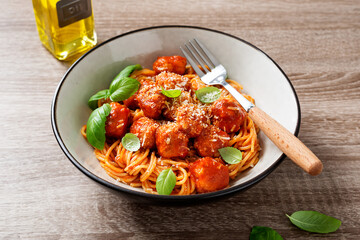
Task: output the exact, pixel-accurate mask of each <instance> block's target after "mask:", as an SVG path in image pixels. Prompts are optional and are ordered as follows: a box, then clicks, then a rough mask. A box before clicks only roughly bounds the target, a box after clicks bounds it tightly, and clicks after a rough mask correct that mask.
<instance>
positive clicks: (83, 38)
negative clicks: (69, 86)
mask: <svg viewBox="0 0 360 240" xmlns="http://www.w3.org/2000/svg"><path fill="white" fill-rule="evenodd" d="M33 6H34V13H35V19H36V25H37V29H38V32H39V36H40V40H41V42H42V43H43V44H44V46H45V47H46V48H47V49H48V50H49V51H50V52H51V53H52V54H53V55H54V56H55V57H56V58H57V59H59V60H72V58H74V57H76V56H78V54H80V53H83V52H85V51H86V50H89V49H90V48H92V47H93V46H95V45H96V41H97V39H96V33H95V29H94V16H93V11H92V6H91V0H33Z"/></svg>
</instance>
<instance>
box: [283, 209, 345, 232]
mask: <svg viewBox="0 0 360 240" xmlns="http://www.w3.org/2000/svg"><path fill="white" fill-rule="evenodd" d="M286 216H287V217H288V218H289V219H290V221H291V222H292V223H293V224H294V225H295V226H297V227H298V228H301V229H302V230H305V231H308V232H315V233H330V232H335V231H336V230H337V229H338V228H339V227H340V225H341V221H340V220H338V219H336V218H333V217H330V216H327V215H325V214H322V213H319V212H316V211H298V212H294V213H293V214H291V216H289V215H287V214H286Z"/></svg>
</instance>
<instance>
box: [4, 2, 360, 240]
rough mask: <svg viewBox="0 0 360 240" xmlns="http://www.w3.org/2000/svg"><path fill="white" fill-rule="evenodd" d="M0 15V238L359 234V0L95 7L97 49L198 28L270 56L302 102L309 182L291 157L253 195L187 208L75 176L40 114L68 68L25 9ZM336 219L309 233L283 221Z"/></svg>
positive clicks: (15, 5)
mask: <svg viewBox="0 0 360 240" xmlns="http://www.w3.org/2000/svg"><path fill="white" fill-rule="evenodd" d="M2 6H3V11H2V14H1V15H0V33H1V34H0V52H1V56H0V109H1V113H2V114H1V115H0V133H1V137H0V153H1V157H0V181H1V184H0V239H184V238H187V239H220V238H221V239H248V237H249V234H250V231H251V227H252V226H255V225H258V226H268V227H272V228H274V229H276V230H277V231H278V232H279V233H280V234H281V235H282V236H283V237H284V239H334V240H335V239H359V238H360V230H359V226H360V191H359V189H360V178H359V174H360V152H359V150H360V131H359V123H360V54H359V53H360V40H359V39H360V3H359V1H358V0H353V1H349V0H317V1H310V0H304V1H296V0H282V1H280V0H275V1H267V0H256V1H236V0H225V1H216V0H206V1H205V0H199V1H196V2H193V1H192V2H190V1H188V2H185V1H180V0H174V1H161V0H160V1H150V0H145V1H141V2H140V1H138V2H136V1H135V2H134V1H111V0H101V1H93V8H94V15H95V22H96V31H97V34H98V36H99V39H100V41H104V40H106V39H108V38H110V37H113V36H115V35H118V34H121V33H124V32H127V31H130V30H135V29H138V28H143V27H149V26H153V25H168V24H184V25H197V26H202V27H208V28H213V29H217V30H220V31H224V32H227V33H230V34H232V35H235V36H237V37H240V38H243V39H245V40H247V41H249V42H251V43H253V44H255V45H256V46H257V47H259V48H261V49H262V50H264V51H265V52H266V53H267V54H268V55H270V56H271V57H272V58H273V59H274V60H275V61H276V62H277V63H278V64H279V65H280V66H281V68H282V69H283V70H284V71H285V73H286V74H287V75H288V76H289V78H290V80H291V82H292V83H293V85H294V87H295V89H296V91H297V93H298V97H299V100H300V105H301V116H302V119H301V128H300V134H299V138H300V140H301V141H303V142H304V143H305V144H306V145H307V146H308V147H309V148H310V149H311V150H312V151H313V152H314V153H315V154H316V155H317V156H318V157H319V158H320V159H321V160H322V161H323V163H324V170H323V173H322V174H321V175H320V176H317V177H311V176H308V175H307V174H306V173H304V172H303V171H302V170H300V169H299V168H298V167H296V166H295V165H294V164H293V163H292V162H291V161H289V159H285V160H284V162H283V163H282V164H281V165H280V166H279V167H278V168H277V169H276V170H275V171H274V172H273V173H271V174H270V175H269V176H268V177H267V178H266V179H264V180H263V181H261V182H260V183H259V184H257V185H256V186H254V187H253V188H251V189H249V190H247V191H245V192H243V193H239V194H236V195H234V196H232V197H230V198H227V199H224V200H220V201H215V202H207V203H201V204H195V205H190V206H189V205H187V206H168V207H165V206H158V205H151V204H145V203H135V202H132V201H131V200H128V199H127V198H124V197H123V196H121V195H119V194H118V193H115V192H113V191H111V190H109V189H106V188H104V187H101V186H99V185H98V184H97V183H95V182H93V181H92V180H91V179H89V178H87V177H86V176H84V175H83V174H82V173H80V172H79V171H78V170H77V169H76V168H75V167H74V166H73V165H72V164H71V163H70V162H69V161H68V160H67V158H66V157H65V155H64V154H63V153H62V151H61V150H60V148H59V146H58V144H57V142H56V140H55V138H54V136H53V133H52V130H51V125H50V106H51V100H52V96H53V94H54V91H55V88H56V86H57V84H58V82H59V81H60V79H61V77H62V75H63V74H64V73H65V71H66V70H67V68H68V65H67V64H64V63H61V62H59V61H57V60H56V59H55V58H53V57H52V56H51V55H50V54H49V53H48V52H47V51H46V49H45V48H43V47H42V46H41V43H40V41H39V39H38V35H37V31H36V26H35V19H34V15H33V10H32V4H31V1H22V0H13V1H6V2H4V3H3V5H2ZM298 210H316V211H320V212H322V213H325V214H329V215H331V216H334V217H336V218H338V219H340V220H342V226H341V227H340V229H339V230H338V231H336V232H335V233H331V234H326V235H320V234H312V233H307V232H304V231H302V230H299V229H297V228H296V227H294V226H293V225H291V223H290V221H289V220H288V219H287V217H286V216H285V213H288V214H291V213H293V212H295V211H298Z"/></svg>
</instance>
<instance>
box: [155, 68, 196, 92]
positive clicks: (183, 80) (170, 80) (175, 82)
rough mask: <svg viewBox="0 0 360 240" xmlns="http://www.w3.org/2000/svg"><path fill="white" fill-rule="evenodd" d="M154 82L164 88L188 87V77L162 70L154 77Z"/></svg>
mask: <svg viewBox="0 0 360 240" xmlns="http://www.w3.org/2000/svg"><path fill="white" fill-rule="evenodd" d="M155 80H156V84H157V85H159V86H162V87H163V88H164V89H167V90H168V89H189V87H190V81H189V78H187V77H184V76H181V75H179V74H176V73H171V72H162V73H159V74H158V75H157V76H156V77H155Z"/></svg>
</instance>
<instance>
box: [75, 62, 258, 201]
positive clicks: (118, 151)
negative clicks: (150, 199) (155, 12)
mask: <svg viewBox="0 0 360 240" xmlns="http://www.w3.org/2000/svg"><path fill="white" fill-rule="evenodd" d="M157 75H158V74H157V73H156V71H154V70H150V69H142V70H137V71H134V72H133V73H132V74H131V76H130V77H131V78H134V79H137V80H138V81H139V82H140V83H141V84H143V83H144V82H145V81H153V82H154V81H155V77H156V76H157ZM181 77H182V78H186V81H187V82H188V83H191V86H192V87H193V88H194V89H196V88H197V89H199V88H202V87H206V86H207V85H205V84H204V83H203V82H202V81H201V79H200V78H199V76H197V75H196V74H195V73H194V71H193V69H192V68H191V67H190V66H186V69H185V73H184V74H183V75H181ZM227 81H228V82H229V83H230V84H231V85H232V86H233V87H234V88H235V89H236V90H238V91H239V92H241V91H242V89H243V88H242V86H241V85H240V84H239V83H237V82H236V81H233V80H227ZM174 88H175V89H176V88H177V86H176V85H175V87H174ZM193 88H191V87H190V88H188V89H189V90H188V91H185V90H184V88H181V89H182V94H181V96H180V97H179V98H177V99H167V100H166V101H165V102H166V103H165V108H166V109H167V110H168V111H174V109H172V108H176V109H177V108H178V107H179V106H182V105H183V104H194V105H196V106H197V107H198V108H199V109H201V110H204V111H205V112H207V113H208V112H209V107H210V105H211V104H204V103H201V102H200V101H199V100H198V99H197V98H196V96H195V94H194V91H193ZM219 89H220V90H221V98H224V99H231V101H235V100H233V99H232V96H231V95H230V94H229V93H228V92H227V90H225V89H224V88H219ZM186 92H187V93H186ZM184 93H186V94H184ZM242 94H243V93H242ZM243 95H244V96H245V97H246V98H247V99H248V100H250V101H251V102H253V103H254V99H253V98H251V96H248V95H245V94H243ZM134 99H135V100H136V98H134ZM129 100H130V99H129ZM126 101H127V100H126ZM106 102H110V100H109V99H105V100H99V101H98V106H101V105H102V104H104V103H106ZM140 106H141V105H140ZM176 109H175V111H176ZM229 109H231V107H229ZM145 110H146V109H145ZM235 110H236V109H234V111H235ZM169 116H170V115H169ZM143 117H146V114H145V112H144V108H142V107H138V108H136V109H132V110H130V120H129V122H130V124H131V123H134V122H136V121H137V120H139V119H141V118H143ZM206 117H207V119H206V120H207V121H208V122H211V118H212V117H213V116H211V114H208V115H207V116H206ZM176 120H177V119H175V120H173V119H171V118H165V117H163V116H160V117H159V118H157V119H156V122H157V123H158V124H159V125H160V126H164V125H166V124H169V122H176ZM205 125H206V124H205ZM210 125H211V123H210ZM206 126H208V125H206ZM211 126H212V125H211ZM183 128H184V127H183ZM205 128H206V127H205ZM157 131H158V130H157ZM127 132H128V131H127ZM185 132H186V131H185ZM258 132H259V129H258V128H257V127H256V125H255V124H254V122H253V121H252V120H251V119H250V118H249V116H248V115H247V114H246V116H245V118H244V120H243V121H242V123H241V126H240V129H239V130H238V131H235V132H232V131H231V129H230V130H229V129H228V133H229V137H230V139H229V140H227V139H226V143H227V146H229V147H234V148H237V149H239V150H240V151H241V152H242V155H243V159H242V160H241V161H240V162H239V163H236V164H224V165H225V166H226V168H227V169H228V172H229V175H228V176H229V178H230V179H234V178H235V177H236V176H238V175H239V174H240V173H241V172H243V171H245V170H247V169H249V168H251V167H253V166H255V165H256V164H257V163H258V161H259V152H260V145H259V140H258V137H257V134H258ZM81 134H82V135H83V136H84V138H86V125H84V126H83V127H82V128H81ZM142 140H143V142H142V146H143V145H144V141H147V139H145V138H144V139H142ZM211 140H212V139H209V140H208V141H209V142H211ZM164 141H165V142H166V141H167V139H166V138H165V140H164ZM94 153H95V156H96V158H97V159H98V160H99V163H100V164H101V166H102V167H103V169H104V170H105V171H106V173H107V174H108V175H109V176H111V177H112V178H114V179H115V180H116V181H119V182H122V183H125V184H128V185H130V186H132V187H136V188H142V189H143V190H144V191H145V192H148V193H152V194H157V191H156V181H157V178H158V176H159V174H160V173H161V172H162V171H163V170H165V169H169V168H171V169H172V171H173V172H174V173H175V176H176V184H175V187H174V189H173V191H172V193H171V194H172V195H189V194H196V193H197V192H198V191H197V188H196V184H197V182H196V179H195V178H194V177H191V171H190V166H191V164H192V163H193V162H194V161H195V160H197V159H199V154H198V151H197V149H196V148H195V147H194V145H193V143H192V140H191V141H190V144H189V149H188V152H187V156H186V157H164V156H161V155H159V152H158V151H157V149H156V148H152V149H149V148H147V149H145V148H140V149H139V150H138V151H135V152H131V151H128V150H126V149H125V148H124V146H123V145H122V143H121V139H116V138H110V137H107V139H106V143H105V146H104V148H103V149H102V150H100V149H95V150H94ZM214 156H216V155H214ZM222 164H223V163H222Z"/></svg>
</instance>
